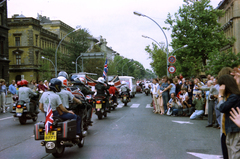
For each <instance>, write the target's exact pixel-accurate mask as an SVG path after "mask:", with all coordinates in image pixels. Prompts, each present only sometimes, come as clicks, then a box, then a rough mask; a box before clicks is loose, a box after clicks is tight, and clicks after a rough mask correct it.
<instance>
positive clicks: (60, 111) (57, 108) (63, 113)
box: [39, 78, 82, 138]
mask: <svg viewBox="0 0 240 159" xmlns="http://www.w3.org/2000/svg"><path fill="white" fill-rule="evenodd" d="M61 86H62V82H61V81H60V80H59V79H57V78H53V79H51V80H50V82H49V91H47V92H44V93H43V95H42V97H41V99H40V100H39V109H40V110H41V111H42V112H43V113H46V112H47V109H48V104H49V101H50V102H51V107H52V112H53V116H56V117H60V118H61V119H63V120H66V119H75V120H76V127H77V132H76V138H80V137H82V134H81V118H80V117H78V116H77V115H76V114H74V112H72V111H68V110H67V109H66V108H65V107H64V106H63V105H62V101H61V98H60V96H59V95H58V94H57V92H60V91H61Z"/></svg>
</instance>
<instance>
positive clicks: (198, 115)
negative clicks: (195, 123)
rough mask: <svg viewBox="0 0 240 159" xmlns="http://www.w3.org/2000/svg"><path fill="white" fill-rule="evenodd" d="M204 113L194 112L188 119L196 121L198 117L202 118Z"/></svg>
mask: <svg viewBox="0 0 240 159" xmlns="http://www.w3.org/2000/svg"><path fill="white" fill-rule="evenodd" d="M203 113H204V111H203V110H195V112H194V113H193V114H192V115H191V116H190V119H191V120H193V119H196V118H198V117H200V116H202V115H203Z"/></svg>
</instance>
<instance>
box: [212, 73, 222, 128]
mask: <svg viewBox="0 0 240 159" xmlns="http://www.w3.org/2000/svg"><path fill="white" fill-rule="evenodd" d="M213 85H214V87H215V88H216V90H217V91H218V92H219V87H220V86H219V84H218V77H216V78H215V79H214V80H213ZM217 98H218V97H217ZM214 104H215V107H214V109H215V114H216V122H215V124H214V126H213V127H214V128H218V129H220V127H221V112H220V111H219V110H218V109H217V104H218V100H215V103H214Z"/></svg>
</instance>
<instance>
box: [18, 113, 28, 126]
mask: <svg viewBox="0 0 240 159" xmlns="http://www.w3.org/2000/svg"><path fill="white" fill-rule="evenodd" d="M19 122H20V124H21V125H24V124H26V122H27V118H26V114H23V115H22V116H21V117H19Z"/></svg>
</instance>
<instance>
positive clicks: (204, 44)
mask: <svg viewBox="0 0 240 159" xmlns="http://www.w3.org/2000/svg"><path fill="white" fill-rule="evenodd" d="M184 2H185V4H184V5H183V6H182V7H180V8H179V10H178V12H177V13H175V14H174V17H175V18H174V19H173V16H171V15H170V13H169V14H168V17H167V19H166V21H165V23H166V24H169V25H170V28H171V29H172V34H171V37H172V42H171V46H172V47H173V48H174V49H178V48H180V47H182V46H184V45H188V47H186V48H184V49H181V50H179V51H177V52H176V53H175V55H176V59H177V64H176V66H177V71H178V72H181V73H183V75H185V76H186V75H187V76H189V75H196V74H198V73H199V72H200V71H202V70H201V69H202V68H203V69H204V68H205V66H206V60H207V59H209V58H210V56H212V55H215V54H218V53H219V50H220V48H222V47H223V46H225V45H227V44H232V43H233V41H234V39H233V38H229V39H228V38H226V37H225V35H224V32H223V31H222V29H221V26H220V24H219V23H218V22H217V19H218V17H222V16H223V15H224V12H223V11H222V10H217V9H214V8H213V7H212V6H211V5H210V4H209V3H210V0H199V1H190V0H184ZM170 28H168V29H170ZM165 29H166V28H165Z"/></svg>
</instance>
